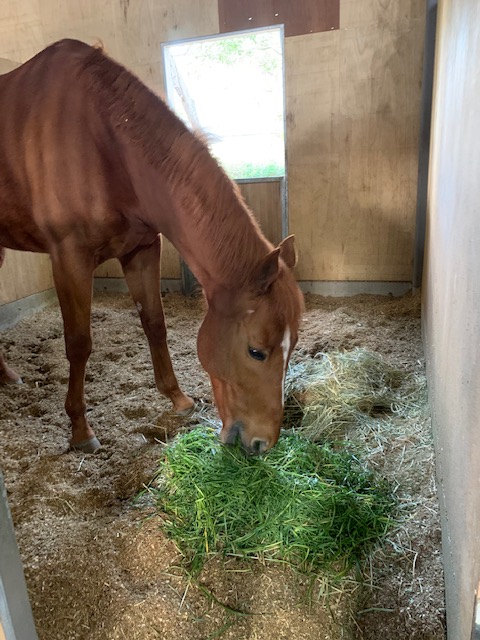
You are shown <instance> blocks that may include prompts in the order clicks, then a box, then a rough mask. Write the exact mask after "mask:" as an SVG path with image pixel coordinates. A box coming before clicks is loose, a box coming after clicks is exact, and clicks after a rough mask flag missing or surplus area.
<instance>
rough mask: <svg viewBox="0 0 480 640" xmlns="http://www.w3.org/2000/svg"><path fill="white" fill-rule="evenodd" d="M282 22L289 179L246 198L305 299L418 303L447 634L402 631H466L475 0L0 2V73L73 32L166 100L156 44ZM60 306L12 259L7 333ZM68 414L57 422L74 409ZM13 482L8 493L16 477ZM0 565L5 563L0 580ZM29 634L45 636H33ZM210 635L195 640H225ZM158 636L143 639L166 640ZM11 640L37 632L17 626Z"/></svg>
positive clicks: (182, 276) (27, 258)
mask: <svg viewBox="0 0 480 640" xmlns="http://www.w3.org/2000/svg"><path fill="white" fill-rule="evenodd" d="M276 25H280V27H281V39H282V52H281V54H282V60H283V63H282V64H283V82H284V86H283V100H284V103H283V104H284V140H285V144H284V150H285V156H284V157H285V172H284V175H280V176H274V177H271V176H269V177H263V178H262V177H248V178H242V179H239V180H238V184H239V188H240V190H241V193H242V194H243V197H244V198H245V200H246V202H247V204H248V205H249V206H250V208H251V209H252V211H253V212H254V215H255V216H256V217H257V218H258V220H259V223H260V225H261V227H262V229H263V230H264V232H265V234H266V235H267V237H268V238H269V239H270V240H271V241H272V242H273V243H274V244H277V243H278V242H279V241H280V240H281V239H282V238H283V237H285V236H287V235H288V234H294V235H295V242H296V248H297V252H298V262H297V265H296V267H295V277H296V279H297V281H298V283H299V285H300V287H301V289H302V291H303V292H304V293H305V294H307V295H308V296H321V297H325V298H326V299H328V300H330V299H331V298H336V297H342V298H344V297H350V296H351V297H352V299H353V297H356V296H383V297H384V299H385V300H386V301H389V300H392V299H393V298H395V299H396V298H401V297H403V298H405V297H406V298H408V299H411V298H415V299H416V300H420V299H421V327H422V338H423V350H424V353H423V356H422V357H423V358H424V359H425V362H426V374H427V383H428V398H429V408H430V412H431V423H432V431H433V442H434V451H435V468H436V476H435V478H434V479H433V480H432V481H433V482H434V483H435V485H436V493H437V496H438V501H439V506H440V513H441V531H442V538H441V544H440V541H439V542H438V547H439V551H440V546H441V552H442V562H443V565H442V566H443V571H444V580H445V605H444V606H445V610H446V630H445V629H443V628H442V629H441V630H440V629H439V628H437V629H436V631H435V632H433V631H432V632H431V635H422V633H423V631H417V632H416V631H415V622H413V623H412V625H413V626H411V627H409V629H410V633H411V635H410V636H408V637H412V638H432V640H437V639H438V640H439V639H440V638H443V637H448V639H449V640H463V639H466V638H470V635H471V633H472V619H474V606H475V594H476V588H477V583H478V581H479V579H480V551H479V548H478V535H477V534H478V525H479V522H480V497H479V493H478V478H479V474H480V449H479V446H480V445H479V443H478V438H477V437H476V432H477V415H478V410H479V408H480V407H479V402H480V400H479V394H478V388H479V384H478V371H477V370H478V367H477V366H476V364H477V359H478V358H479V357H480V353H479V348H480V347H479V344H480V342H479V339H478V336H479V335H480V319H479V315H478V308H479V305H478V302H479V297H480V288H479V284H478V282H479V279H478V277H477V272H478V266H479V265H478V261H479V257H478V256H479V253H478V251H477V245H476V242H477V240H478V238H479V236H480V228H479V222H478V220H479V216H478V189H479V187H478V179H477V177H478V170H479V169H480V151H479V146H478V144H476V139H477V137H478V131H479V126H480V123H479V118H480V116H479V114H478V109H476V108H475V106H476V104H477V102H478V74H479V71H478V68H477V64H476V60H477V59H478V57H477V56H478V54H479V52H480V26H479V25H480V8H479V6H478V3H477V2H475V0H456V1H455V2H454V0H439V1H438V7H437V2H436V1H435V0H427V1H426V2H421V1H419V0H317V1H316V2H314V1H312V0H302V1H299V2H296V3H288V2H287V1H281V0H278V1H265V2H256V1H254V0H245V1H242V2H240V3H234V2H230V1H229V0H218V1H217V0H195V1H194V2H192V1H187V0H175V1H174V0H160V1H158V0H157V1H154V0H142V1H139V0H100V1H99V0H81V1H79V2H77V3H70V2H62V3H57V2H52V1H51V0H44V1H43V2H40V1H39V0H16V1H15V2H14V1H13V0H2V1H1V2H0V33H1V38H0V72H1V73H7V72H8V71H10V70H12V69H14V68H16V67H17V66H19V65H20V64H22V63H24V62H26V61H27V60H29V59H30V58H32V57H33V56H34V55H35V54H37V53H38V52H39V51H41V50H42V49H44V48H45V47H46V46H48V45H49V44H51V43H53V42H55V41H57V40H60V39H63V38H74V39H79V40H81V41H83V42H85V43H87V44H90V45H98V44H99V43H101V45H102V46H103V48H104V49H105V51H106V53H107V54H108V55H109V56H111V57H112V58H114V59H115V60H117V61H118V62H120V63H121V64H123V65H124V66H125V67H126V68H128V69H129V70H131V71H132V72H133V73H135V74H136V75H137V76H138V77H139V78H140V79H141V80H142V81H143V82H144V83H145V84H146V85H147V86H148V87H149V88H151V89H152V90H153V91H154V92H156V93H157V94H159V95H160V96H162V97H165V99H167V87H166V84H167V80H166V74H167V70H166V67H165V64H164V52H165V49H164V47H162V45H165V44H168V43H176V42H183V41H190V40H192V39H202V38H209V37H212V36H218V35H221V34H223V35H231V34H232V33H235V32H247V31H248V30H256V29H262V28H267V29H268V28H270V27H273V26H276ZM32 107H33V108H34V106H32ZM0 215H1V214H0ZM161 270H162V283H163V284H162V287H163V290H164V291H166V292H180V293H182V292H183V293H190V291H191V286H192V283H191V274H190V272H189V270H188V268H187V266H186V265H185V264H184V263H183V262H182V260H181V257H180V256H179V254H178V253H177V251H176V249H175V248H174V247H173V246H172V245H171V244H170V243H169V242H168V241H166V242H165V243H164V248H163V254H162V265H161ZM94 287H95V290H96V291H97V292H99V293H100V292H103V293H109V292H110V293H111V292H125V291H126V286H125V283H124V281H123V277H122V272H121V269H120V266H119V264H118V262H117V261H113V260H112V261H107V262H106V263H104V264H102V265H100V266H99V267H98V268H97V271H96V274H95V283H94ZM122 304H123V303H122ZM187 304H188V303H187ZM52 306H53V307H55V306H56V296H55V291H54V284H53V278H52V272H51V266H50V260H49V257H48V256H46V255H41V254H34V253H24V252H17V251H13V250H7V252H6V259H5V263H4V265H3V267H2V269H1V270H0V328H2V329H4V330H10V329H11V328H13V327H15V326H17V325H18V324H19V323H20V322H21V321H22V320H24V319H28V318H31V317H32V314H33V313H34V312H38V311H40V310H42V309H50V308H51V307H52ZM167 306H168V305H167ZM173 306H174V305H173ZM96 313H97V314H101V313H102V312H101V311H100V310H97V311H96ZM57 329H58V327H57ZM57 329H56V330H57ZM60 331H61V329H60ZM27 339H28V338H27ZM405 339H407V338H405ZM191 348H192V349H194V346H192V347H191ZM7 355H8V354H7ZM180 360H181V358H180ZM0 419H1V416H0ZM25 419H28V417H27V418H25ZM59 420H63V422H65V419H64V416H63V417H62V416H59ZM2 438H8V432H7V431H4V430H3V431H2ZM29 445H30V446H32V447H34V446H35V444H34V443H33V442H30V443H29ZM75 464H76V465H77V466H78V464H80V460H76V463H75ZM88 464H89V463H88V462H86V463H85V465H86V466H88ZM72 465H73V466H75V465H74V464H73V463H72ZM2 466H3V465H2V460H1V459H0V468H2ZM73 466H72V468H73ZM6 484H7V489H8V477H7V478H6ZM25 499H26V498H25ZM92 499H94V498H92ZM1 513H2V512H1V511H0V515H1ZM14 516H15V513H14ZM14 525H15V526H16V523H15V517H14ZM112 526H114V525H112ZM0 531H1V529H0ZM117 533H118V535H121V533H120V532H117ZM152 546H153V547H154V545H153V543H152ZM19 547H20V551H21V553H23V549H22V546H21V544H20V545H19ZM85 552H86V553H88V550H86V551H85ZM152 553H155V548H152ZM1 560H2V555H1V553H0V577H1V576H2V573H1V572H2V564H1ZM12 571H13V569H12ZM5 584H6V583H5ZM1 586H2V582H1V580H0V587H1ZM28 586H29V585H28V580H27V587H28ZM418 588H419V589H420V588H422V587H421V585H420V586H419V587H418ZM424 588H427V587H426V586H425V585H424ZM36 597H38V596H36ZM1 600H2V589H0V601H1ZM7 600H8V599H7ZM27 604H28V601H27V600H26V606H27ZM39 606H41V605H38V604H35V606H34V610H35V611H36V610H37V609H38V607H39ZM442 606H443V605H442ZM2 611H3V610H2V607H0V619H2V615H3V613H2ZM376 613H379V612H378V611H377V612H376ZM5 615H6V614H5ZM64 615H65V616H68V612H67V611H64ZM385 615H388V613H385ZM59 624H60V622H59ZM37 627H38V625H37ZM5 628H6V629H7V630H8V627H7V626H5ZM12 628H13V627H12ZM11 633H12V634H14V633H15V631H14V630H12V631H11ZM28 633H30V631H29V632H28ZM32 633H33V631H32ZM37 633H38V636H39V637H41V638H47V637H49V636H48V635H45V634H46V632H45V631H42V629H40V628H37ZM69 633H71V631H69ZM102 633H104V635H101V632H100V631H98V635H92V634H90V635H88V634H87V635H85V634H86V631H84V630H81V629H78V630H77V635H75V636H70V635H69V636H66V635H64V636H63V637H78V638H83V637H85V638H87V637H91V638H94V637H95V638H99V639H100V638H105V639H107V638H117V637H118V638H121V637H126V636H122V635H115V633H118V634H120V631H118V630H117V631H115V633H114V632H113V631H111V630H110V631H108V630H107V631H105V630H104V631H103V632H102ZM209 633H210V635H208V634H207V635H204V636H201V635H199V636H198V637H199V638H200V637H209V638H213V637H221V635H219V636H214V635H212V633H213V631H211V630H210V631H209ZM223 633H225V634H231V635H225V636H224V637H231V638H238V639H239V638H247V637H252V638H253V637H262V638H265V639H266V638H269V637H270V636H268V635H266V633H265V634H264V635H258V636H254V635H235V627H232V628H228V629H227V628H225V629H224V630H223V631H222V634H223ZM239 633H240V632H239ZM242 633H246V632H245V631H242ZM285 633H288V632H285ZM345 633H346V632H345ZM349 633H351V634H353V635H350V636H348V635H339V636H338V637H345V638H346V637H364V638H367V637H371V638H373V637H377V636H374V635H370V636H368V634H364V635H360V632H359V631H358V630H357V631H355V627H354V630H353V631H350V632H349ZM355 633H357V634H359V635H355ZM109 634H110V635H109ZM153 634H154V632H153V631H152V632H151V635H147V634H146V633H145V635H144V636H143V637H145V638H150V637H152V638H153V637H163V636H162V635H160V634H159V635H157V636H155V635H153ZM445 634H446V635H445ZM0 637H1V627H0ZM6 637H7V638H10V637H12V638H16V639H17V640H20V639H21V640H24V639H25V640H26V638H27V636H21V635H19V634H18V632H17V635H11V636H9V635H8V634H7V635H6ZM28 637H34V636H28ZM50 637H51V636H50ZM131 637H133V636H131ZM138 637H142V636H138ZM172 637H173V636H172ZM178 637H180V635H179V636H178ZM181 637H183V636H181ZM277 637H280V636H277ZM281 637H286V638H287V637H293V636H289V635H285V636H281ZM295 637H297V636H295ZM298 637H301V636H298ZM309 637H310V636H307V635H305V638H309ZM325 637H337V636H333V635H332V636H327V635H326V636H325ZM378 637H380V636H378ZM384 637H385V636H384ZM398 637H399V638H400V637H407V636H401V635H400V632H399V634H398ZM472 637H476V636H472Z"/></svg>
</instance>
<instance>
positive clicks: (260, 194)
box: [239, 180, 283, 245]
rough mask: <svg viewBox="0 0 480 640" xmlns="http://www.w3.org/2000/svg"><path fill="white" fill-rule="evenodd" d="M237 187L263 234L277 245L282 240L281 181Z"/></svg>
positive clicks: (258, 182) (260, 182) (245, 183)
mask: <svg viewBox="0 0 480 640" xmlns="http://www.w3.org/2000/svg"><path fill="white" fill-rule="evenodd" d="M239 187H240V191H241V193H242V196H243V197H244V198H245V202H246V203H247V205H248V207H249V208H250V209H251V211H252V212H253V214H254V216H255V217H256V219H257V220H258V222H259V224H260V227H261V229H262V231H263V233H264V234H265V235H266V236H267V238H268V239H269V240H270V242H272V243H273V244H274V245H277V244H278V243H279V242H280V241H281V240H282V198H283V191H282V189H283V181H282V180H269V181H268V182H262V181H255V182H242V183H240V185H239Z"/></svg>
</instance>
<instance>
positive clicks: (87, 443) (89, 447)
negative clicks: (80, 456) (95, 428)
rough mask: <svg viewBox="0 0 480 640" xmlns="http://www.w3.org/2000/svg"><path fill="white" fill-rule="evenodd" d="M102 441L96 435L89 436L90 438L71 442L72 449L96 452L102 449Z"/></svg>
mask: <svg viewBox="0 0 480 640" xmlns="http://www.w3.org/2000/svg"><path fill="white" fill-rule="evenodd" d="M100 446H101V445H100V442H99V441H98V438H97V437H96V436H93V438H88V440H82V442H75V443H71V444H70V450H71V451H82V452H83V453H95V451H98V449H100Z"/></svg>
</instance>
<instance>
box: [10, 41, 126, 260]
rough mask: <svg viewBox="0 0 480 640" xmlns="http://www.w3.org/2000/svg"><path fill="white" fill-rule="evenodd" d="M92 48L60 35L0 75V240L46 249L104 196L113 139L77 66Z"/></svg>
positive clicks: (19, 247) (41, 249)
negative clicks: (40, 50) (23, 61)
mask: <svg viewBox="0 0 480 640" xmlns="http://www.w3.org/2000/svg"><path fill="white" fill-rule="evenodd" d="M92 51H93V48H92V47H90V46H88V45H86V44H84V43H82V42H79V41H76V40H62V41H60V42H57V43H55V44H53V45H51V46H49V47H47V48H46V49H44V50H43V51H42V52H40V53H39V54H37V55H36V56H35V57H34V58H32V59H31V60H29V61H28V62H26V63H25V64H23V65H21V66H20V67H18V68H17V69H15V70H13V71H11V72H9V73H7V74H4V75H2V76H0V113H1V117H0V245H1V244H3V245H4V246H7V247H11V248H17V249H24V250H29V251H47V252H49V251H50V247H51V244H52V242H54V241H56V240H57V239H58V238H61V237H62V236H63V235H64V234H65V233H67V231H68V229H69V228H70V227H71V225H72V224H73V222H74V220H75V219H76V220H77V221H79V219H80V218H81V216H82V215H84V216H87V215H90V212H88V209H89V208H92V207H94V206H95V203H97V207H98V206H99V205H98V203H100V202H101V203H102V206H103V205H104V204H105V201H106V199H107V197H108V195H107V194H106V190H107V188H106V186H105V185H106V183H107V182H108V181H109V180H110V181H111V180H112V176H109V175H108V174H109V171H108V168H110V169H111V173H112V174H114V173H115V170H114V169H112V168H111V167H113V165H114V162H113V161H112V158H113V156H114V154H115V148H114V142H115V141H114V138H113V135H112V130H111V127H110V125H109V123H108V122H105V119H104V118H103V119H102V117H101V116H100V115H99V114H98V113H97V110H96V108H95V104H94V100H93V97H92V92H91V91H89V90H88V81H87V80H86V79H85V74H83V73H82V70H83V69H84V67H85V62H86V60H87V58H88V56H89V55H91V53H92ZM87 185H88V187H87V188H86V186H87ZM87 212H88V213H87ZM102 215H103V212H102ZM85 226H86V222H85Z"/></svg>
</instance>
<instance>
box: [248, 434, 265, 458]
mask: <svg viewBox="0 0 480 640" xmlns="http://www.w3.org/2000/svg"><path fill="white" fill-rule="evenodd" d="M267 449H268V440H261V439H260V438H253V439H252V442H251V443H250V451H251V452H252V454H253V455H254V456H259V455H260V454H261V453H264V452H265V451H266V450H267Z"/></svg>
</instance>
